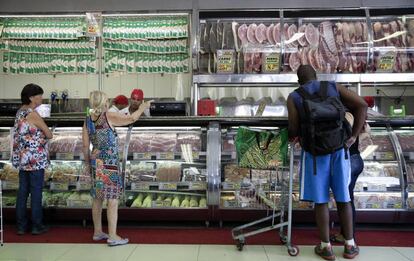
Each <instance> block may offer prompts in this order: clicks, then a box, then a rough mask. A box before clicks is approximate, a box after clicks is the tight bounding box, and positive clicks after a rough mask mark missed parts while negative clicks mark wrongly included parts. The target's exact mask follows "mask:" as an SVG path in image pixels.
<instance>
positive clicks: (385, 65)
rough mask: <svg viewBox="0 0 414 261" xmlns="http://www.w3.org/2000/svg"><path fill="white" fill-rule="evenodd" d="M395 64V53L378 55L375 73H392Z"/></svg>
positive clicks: (389, 52)
mask: <svg viewBox="0 0 414 261" xmlns="http://www.w3.org/2000/svg"><path fill="white" fill-rule="evenodd" d="M394 64H395V51H388V52H384V53H381V54H380V57H379V63H378V68H377V72H392V71H393V69H394Z"/></svg>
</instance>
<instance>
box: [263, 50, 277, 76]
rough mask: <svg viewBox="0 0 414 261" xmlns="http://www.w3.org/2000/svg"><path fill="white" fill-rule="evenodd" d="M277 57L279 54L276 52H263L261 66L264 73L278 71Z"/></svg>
mask: <svg viewBox="0 0 414 261" xmlns="http://www.w3.org/2000/svg"><path fill="white" fill-rule="evenodd" d="M279 58H280V55H279V53H277V52H267V53H263V67H262V72H264V73H278V72H279V63H280V61H279Z"/></svg>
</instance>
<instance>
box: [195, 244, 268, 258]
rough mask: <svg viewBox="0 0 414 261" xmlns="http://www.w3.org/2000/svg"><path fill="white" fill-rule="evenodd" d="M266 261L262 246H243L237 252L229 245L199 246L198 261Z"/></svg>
mask: <svg viewBox="0 0 414 261" xmlns="http://www.w3.org/2000/svg"><path fill="white" fill-rule="evenodd" d="M244 260H246V261H251V260H254V261H267V260H268V259H267V256H266V253H265V251H264V248H263V246H249V245H247V246H244V249H243V251H238V250H237V249H236V247H235V246H230V245H226V246H223V245H200V252H199V255H198V261H244Z"/></svg>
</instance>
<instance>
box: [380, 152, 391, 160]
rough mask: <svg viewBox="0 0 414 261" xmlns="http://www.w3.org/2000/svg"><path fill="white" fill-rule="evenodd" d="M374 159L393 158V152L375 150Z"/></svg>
mask: <svg viewBox="0 0 414 261" xmlns="http://www.w3.org/2000/svg"><path fill="white" fill-rule="evenodd" d="M375 159H377V160H393V159H394V152H392V151H387V152H376V153H375Z"/></svg>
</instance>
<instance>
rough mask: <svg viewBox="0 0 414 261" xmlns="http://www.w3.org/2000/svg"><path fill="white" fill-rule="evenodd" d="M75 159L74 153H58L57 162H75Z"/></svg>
mask: <svg viewBox="0 0 414 261" xmlns="http://www.w3.org/2000/svg"><path fill="white" fill-rule="evenodd" d="M74 158H75V157H74V155H73V153H59V152H58V153H56V159H57V160H73V159H74Z"/></svg>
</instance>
